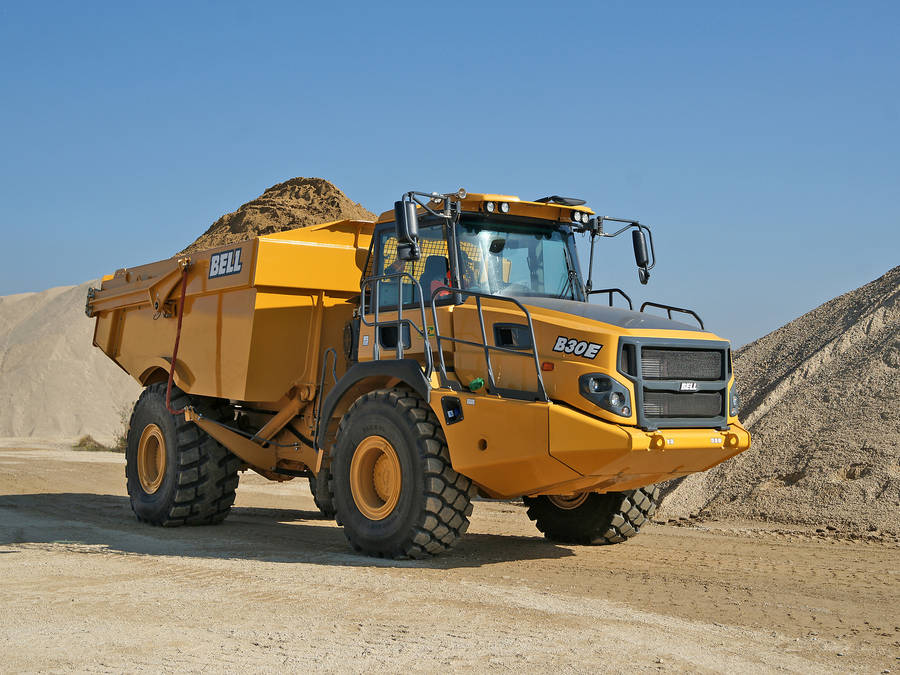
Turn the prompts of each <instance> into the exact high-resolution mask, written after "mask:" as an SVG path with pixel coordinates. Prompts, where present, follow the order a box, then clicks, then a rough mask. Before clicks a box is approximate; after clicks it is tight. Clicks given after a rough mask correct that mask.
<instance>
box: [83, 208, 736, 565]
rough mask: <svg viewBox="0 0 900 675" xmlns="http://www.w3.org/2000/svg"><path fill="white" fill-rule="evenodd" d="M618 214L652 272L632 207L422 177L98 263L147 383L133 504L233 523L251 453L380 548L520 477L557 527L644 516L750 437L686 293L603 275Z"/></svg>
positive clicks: (256, 465) (615, 529)
mask: <svg viewBox="0 0 900 675" xmlns="http://www.w3.org/2000/svg"><path fill="white" fill-rule="evenodd" d="M610 224H614V225H615V226H616V227H619V229H617V230H615V231H609V229H608V228H609V226H610ZM628 231H630V232H631V233H632V238H633V244H634V251H635V260H636V263H637V266H638V270H639V275H640V280H641V282H642V283H646V282H647V279H648V278H649V274H650V270H651V269H652V268H653V266H654V264H655V254H654V251H653V239H652V234H651V233H650V229H649V228H648V227H647V226H646V225H644V224H642V223H640V222H638V221H634V220H629V219H618V218H610V217H604V216H598V215H595V214H594V212H593V211H592V210H591V209H589V208H587V207H586V206H585V205H584V202H583V201H581V200H576V199H569V198H563V197H556V196H554V197H546V198H543V199H538V200H535V201H523V200H521V199H519V198H518V197H513V196H508V195H498V194H467V193H466V192H465V191H464V190H459V191H458V192H455V193H448V194H438V193H422V192H415V191H412V192H408V193H406V194H405V195H403V197H402V199H401V200H400V201H398V202H396V203H395V207H394V209H393V210H392V211H388V212H386V213H384V214H382V215H381V216H380V217H379V218H378V220H377V221H376V222H368V221H355V220H343V221H338V222H331V223H324V224H321V225H318V226H314V227H307V228H302V229H296V230H290V231H285V232H278V233H275V234H268V235H265V236H260V237H256V238H254V239H250V240H247V241H244V242H241V243H238V244H233V245H228V246H222V247H218V248H213V249H209V250H206V251H199V252H194V253H191V254H189V255H181V256H176V257H174V258H171V259H169V260H164V261H161V262H157V263H152V264H149V265H144V266H141V267H135V268H131V269H120V270H118V271H117V272H116V273H115V274H113V275H111V276H106V277H104V278H103V281H102V284H101V287H100V288H99V289H91V290H90V291H89V293H88V297H87V307H86V311H87V314H88V316H91V317H96V327H95V332H94V344H95V345H96V346H97V347H99V348H100V349H102V350H103V352H104V353H106V354H107V355H108V356H109V357H110V358H111V359H113V360H114V361H115V362H116V363H118V364H119V365H120V366H121V367H122V368H123V369H124V370H125V371H126V372H128V373H129V374H131V375H132V376H133V377H134V378H135V379H136V380H138V381H139V382H140V383H141V384H142V385H144V386H145V389H144V391H143V393H142V394H141V396H140V398H139V399H138V401H137V403H136V404H135V406H134V411H133V413H132V416H131V421H130V426H129V429H128V447H127V453H126V461H127V465H126V477H127V482H128V493H129V495H130V497H131V505H132V508H133V509H134V512H135V514H136V515H137V517H138V518H139V519H140V520H142V521H145V522H148V523H152V524H155V525H165V526H173V525H182V524H211V523H217V522H221V521H222V520H223V519H224V518H225V517H226V516H227V514H228V512H229V509H230V508H231V505H232V503H233V502H234V497H235V489H236V488H237V485H238V475H239V472H240V471H243V470H246V469H252V470H253V471H256V472H257V473H259V474H260V475H262V476H265V477H266V478H268V479H271V480H274V481H284V480H291V479H293V478H296V477H305V478H308V479H309V481H310V487H311V490H312V492H313V495H314V497H315V500H316V504H317V505H318V507H319V508H320V509H321V510H322V512H323V513H325V514H326V515H327V516H335V517H336V519H337V522H338V524H340V525H342V526H343V528H344V531H345V533H346V536H347V538H348V540H349V541H350V543H351V544H352V546H353V547H354V548H355V549H356V550H358V551H361V552H363V553H366V554H369V555H375V556H386V557H413V558H416V557H423V556H428V555H432V554H436V553H440V552H442V551H444V550H447V549H449V548H450V547H452V546H453V545H454V544H455V543H456V542H457V540H458V539H459V538H460V537H461V536H462V534H463V533H464V532H465V531H466V529H467V527H468V525H469V520H468V518H469V516H470V514H471V512H472V503H471V502H472V500H473V499H474V498H475V497H476V496H481V497H485V498H498V499H513V498H523V499H524V501H525V504H526V506H527V514H528V516H529V517H530V518H531V519H532V520H534V521H536V525H537V527H538V529H539V530H540V531H541V532H543V533H544V534H545V535H546V536H547V537H548V538H549V539H551V540H555V541H561V542H569V543H578V544H607V543H616V542H620V541H624V540H625V539H627V538H629V537H632V536H634V535H635V534H636V533H637V532H638V530H639V529H640V527H641V525H643V524H644V523H645V522H646V521H647V519H648V518H649V517H650V516H651V515H652V514H653V512H654V510H655V509H656V500H657V498H658V490H657V489H656V488H655V487H654V484H655V483H657V482H660V481H664V480H668V479H671V478H675V477H678V476H684V475H686V474H689V473H692V472H697V471H703V470H704V469H708V468H709V467H711V466H714V465H716V464H718V463H720V462H722V461H724V460H726V459H728V458H729V457H732V456H734V455H736V454H737V453H739V452H741V451H743V450H746V449H747V448H748V447H749V445H750V435H749V434H748V433H747V431H746V430H745V429H744V428H743V427H742V426H741V424H740V422H739V421H738V416H737V415H738V397H737V393H736V391H735V388H734V377H733V375H732V366H731V350H730V345H729V343H728V342H727V341H726V340H723V339H721V338H719V337H717V336H715V335H713V334H712V333H710V332H707V331H706V330H704V327H703V324H702V321H701V320H700V318H699V317H698V316H697V315H696V314H694V313H693V312H692V311H690V310H686V309H682V308H678V307H671V306H667V305H662V304H657V303H644V305H642V306H641V307H640V310H639V311H635V310H634V309H633V306H632V302H631V299H630V298H629V297H628V296H627V295H625V294H624V293H623V292H622V291H620V290H619V289H615V288H612V289H610V288H604V289H594V288H593V281H592V279H591V276H592V273H593V260H594V249H595V245H596V243H597V242H599V241H602V240H603V239H604V238H608V237H612V236H616V235H618V234H621V233H623V232H628ZM577 236H584V237H589V238H590V265H589V271H588V275H587V277H588V278H587V279H586V280H585V278H584V277H583V275H582V272H581V269H580V266H579V262H578V255H577V252H576V246H575V239H576V237H577ZM592 296H598V298H599V299H600V300H601V301H600V302H590V300H591V298H592ZM614 299H615V302H614ZM616 303H618V304H619V305H621V304H623V303H625V304H627V305H628V309H625V308H623V307H621V306H614V304H616ZM648 310H651V311H648ZM661 312H664V313H665V314H666V316H665V317H664V316H662V314H661ZM674 314H678V315H685V316H687V317H689V320H691V321H692V322H693V321H696V323H697V325H696V326H695V325H692V324H688V323H682V322H678V321H675V320H673V318H672V317H673V315H674Z"/></svg>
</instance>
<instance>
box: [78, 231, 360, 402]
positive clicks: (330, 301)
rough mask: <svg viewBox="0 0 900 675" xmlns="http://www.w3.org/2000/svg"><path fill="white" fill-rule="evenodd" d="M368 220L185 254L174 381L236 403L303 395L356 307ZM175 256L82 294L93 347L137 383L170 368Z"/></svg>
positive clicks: (156, 378) (120, 274) (176, 283)
mask: <svg viewBox="0 0 900 675" xmlns="http://www.w3.org/2000/svg"><path fill="white" fill-rule="evenodd" d="M372 226H373V224H372V223H369V222H365V221H339V222H336V223H327V224H324V225H319V226H316V227H310V228H304V229H298V230H290V231H287V232H280V233H277V234H271V235H264V236H262V237H258V238H255V239H251V240H249V241H245V242H243V243H241V244H239V245H235V246H227V247H220V248H214V249H209V250H206V251H200V252H196V253H193V254H191V255H190V256H189V258H190V267H189V269H188V274H187V290H186V294H185V302H184V316H183V326H182V334H181V341H180V345H179V352H178V361H177V363H176V366H175V382H176V384H177V385H178V386H179V387H180V388H181V389H182V390H183V391H185V392H187V393H190V394H194V395H198V396H210V397H216V398H225V399H232V400H239V401H258V402H265V401H277V400H278V399H280V398H281V397H282V396H284V395H285V394H286V393H287V392H288V391H289V390H290V389H291V388H293V387H300V388H306V389H308V390H309V391H308V392H307V393H308V396H309V397H311V396H312V390H311V389H309V388H311V387H312V388H314V387H315V385H316V382H317V376H318V372H319V369H320V357H321V351H322V350H321V349H320V346H321V345H322V344H329V345H332V344H337V345H340V344H341V342H342V332H343V328H344V325H345V324H346V322H347V321H348V320H349V319H350V317H351V315H352V312H353V307H354V305H352V304H351V303H350V302H349V301H350V299H351V298H353V297H355V296H358V295H359V275H360V274H361V269H362V267H363V266H364V265H365V259H366V255H367V254H368V247H369V241H370V239H371V232H372ZM181 259H183V256H179V257H177V258H170V259H169V260H164V261H161V262H157V263H151V264H149V265H142V266H140V267H135V268H131V269H127V270H119V271H117V272H116V273H115V274H114V275H112V276H111V277H106V278H104V279H103V282H102V285H101V288H100V290H99V291H97V292H96V293H95V294H94V296H93V298H91V299H90V300H89V308H90V311H91V312H92V313H93V314H94V315H96V316H97V323H96V328H95V331H94V344H95V345H96V346H97V347H99V348H100V349H101V350H103V352H104V353H106V354H107V355H108V356H109V357H110V358H111V359H113V360H114V361H115V362H116V363H118V364H119V365H120V366H121V367H122V368H123V369H124V370H125V371H126V372H128V373H129V374H131V375H132V376H133V377H134V378H135V379H136V380H138V381H139V382H140V383H141V384H145V385H146V384H150V383H153V382H159V381H162V380H164V379H165V376H167V375H168V370H169V367H170V365H171V357H172V351H173V345H174V342H175V329H176V321H175V320H174V316H175V313H176V311H177V307H176V305H177V301H178V300H179V292H180V282H181V268H180V267H179V264H178V261H179V260H181ZM339 366H341V367H342V366H343V361H341V362H340V363H339Z"/></svg>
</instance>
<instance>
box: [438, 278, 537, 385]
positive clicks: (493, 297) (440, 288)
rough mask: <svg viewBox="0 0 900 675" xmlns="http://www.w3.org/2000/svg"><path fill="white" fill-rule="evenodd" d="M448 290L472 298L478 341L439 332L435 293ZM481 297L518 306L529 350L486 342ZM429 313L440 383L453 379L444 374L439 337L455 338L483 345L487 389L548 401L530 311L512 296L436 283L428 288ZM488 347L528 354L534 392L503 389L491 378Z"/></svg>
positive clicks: (445, 365)
mask: <svg viewBox="0 0 900 675" xmlns="http://www.w3.org/2000/svg"><path fill="white" fill-rule="evenodd" d="M447 291H449V292H451V293H455V294H459V295H466V296H469V297H473V298H475V307H476V308H477V309H478V324H479V326H480V328H481V342H480V343H479V342H473V341H471V340H464V339H463V338H458V337H448V336H445V335H441V331H440V326H439V324H438V316H437V304H436V301H437V297H438V296H439V295H441V293H443V292H447ZM482 298H489V299H491V300H497V301H500V302H509V303H511V304H513V305H515V306H516V307H518V308H519V309H520V310H521V311H522V313H523V314H524V315H525V319H526V320H527V321H528V332H529V333H530V335H531V349H530V350H529V351H527V352H526V351H524V350H522V349H510V348H509V347H500V346H497V345H489V344H488V343H487V333H486V331H485V327H484V312H483V309H482V305H481V300H482ZM431 314H432V317H433V319H434V337H435V340H436V341H437V352H438V362H439V368H440V379H441V386H445V387H449V388H451V389H452V388H454V387H453V383H452V382H451V380H450V378H449V377H448V376H447V364H446V362H445V360H444V350H443V349H442V348H441V342H442V341H443V340H447V341H448V342H455V343H459V344H464V345H469V346H471V347H481V348H482V349H484V360H485V367H486V368H487V376H488V389H489V390H490V392H491V393H497V394H500V395H501V396H508V397H509V398H521V395H520V394H522V393H525V394H533V395H534V398H535V399H536V400H539V401H545V402H548V401H549V400H550V399H549V398H548V397H547V390H546V389H545V388H544V378H543V376H542V375H541V362H540V359H539V358H538V353H537V341H536V340H535V337H534V324H533V323H532V321H531V313H530V312H529V311H528V310H527V309H526V308H525V306H524V305H523V304H522V303H521V302H519V301H518V300H516V299H515V298H508V297H504V296H499V295H490V294H489V293H478V292H476V291H465V290H462V289H459V288H450V287H449V286H438V287H436V288H434V289H432V292H431ZM491 351H497V352H505V353H507V354H515V355H516V356H526V357H527V356H530V357H531V358H533V359H534V369H535V374H536V375H537V385H538V389H537V391H536V392H528V391H524V392H520V391H519V390H515V389H506V388H503V387H498V386H497V384H496V382H495V380H494V368H493V365H492V363H491Z"/></svg>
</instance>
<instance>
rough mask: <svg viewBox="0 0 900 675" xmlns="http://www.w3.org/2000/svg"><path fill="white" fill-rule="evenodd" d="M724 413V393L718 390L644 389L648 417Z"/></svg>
mask: <svg viewBox="0 0 900 675" xmlns="http://www.w3.org/2000/svg"><path fill="white" fill-rule="evenodd" d="M721 414H722V393H721V392H718V391H712V392H698V393H694V394H676V393H674V392H668V391H648V390H646V389H645V390H644V415H646V416H647V417H718V416H720V415H721Z"/></svg>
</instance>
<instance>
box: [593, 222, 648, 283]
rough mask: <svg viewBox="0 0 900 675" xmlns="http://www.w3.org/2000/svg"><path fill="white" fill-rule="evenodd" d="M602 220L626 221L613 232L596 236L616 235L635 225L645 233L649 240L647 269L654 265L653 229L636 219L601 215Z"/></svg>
mask: <svg viewBox="0 0 900 675" xmlns="http://www.w3.org/2000/svg"><path fill="white" fill-rule="evenodd" d="M602 219H603V220H611V221H613V222H616V223H628V224H627V225H626V226H625V227H623V228H621V229H619V230H616V231H615V232H601V233H600V234H599V235H598V236H601V237H618V236H619V235H620V234H622V233H623V232H627V231H628V230H630V229H631V228H633V227H636V228H637V229H639V230H642V231H643V232H646V233H647V239H648V240H649V242H650V264H649V265H647V270H648V271H649V270H652V269H653V268H654V267H655V266H656V251H655V250H654V249H653V231H652V230H651V229H650V227H649V226H647V225H644V224H643V223H641V222H638V221H637V220H627V219H625V218H613V217H611V216H602Z"/></svg>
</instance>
